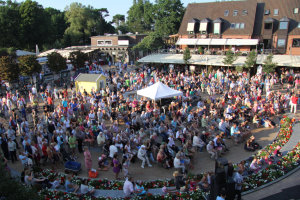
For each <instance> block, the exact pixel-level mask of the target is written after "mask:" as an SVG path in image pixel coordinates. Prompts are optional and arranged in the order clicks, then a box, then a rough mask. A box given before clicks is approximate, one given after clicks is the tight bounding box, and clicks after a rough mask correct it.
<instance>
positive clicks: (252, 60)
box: [244, 50, 257, 69]
mask: <svg viewBox="0 0 300 200" xmlns="http://www.w3.org/2000/svg"><path fill="white" fill-rule="evenodd" d="M256 58H257V53H256V51H255V50H252V51H250V53H249V55H248V56H247V58H246V61H245V65H244V68H246V69H250V68H251V67H253V66H254V65H255V64H256Z"/></svg>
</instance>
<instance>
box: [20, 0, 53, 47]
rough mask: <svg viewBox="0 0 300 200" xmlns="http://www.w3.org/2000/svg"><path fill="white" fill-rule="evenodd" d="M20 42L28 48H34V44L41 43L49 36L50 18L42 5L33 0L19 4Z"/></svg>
mask: <svg viewBox="0 0 300 200" xmlns="http://www.w3.org/2000/svg"><path fill="white" fill-rule="evenodd" d="M19 12H20V17H21V24H20V28H21V34H22V35H23V36H24V37H23V40H22V43H23V46H27V48H28V49H34V47H35V44H43V43H45V42H46V41H47V38H48V36H49V33H50V32H49V24H50V20H49V18H48V17H47V15H46V12H45V11H44V9H43V7H42V6H41V5H39V4H38V3H37V2H35V1H31V0H26V1H25V2H23V3H21V4H20V9H19Z"/></svg>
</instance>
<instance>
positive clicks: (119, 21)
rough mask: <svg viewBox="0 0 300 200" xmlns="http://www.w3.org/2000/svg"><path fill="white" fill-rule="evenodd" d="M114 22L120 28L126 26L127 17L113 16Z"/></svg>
mask: <svg viewBox="0 0 300 200" xmlns="http://www.w3.org/2000/svg"><path fill="white" fill-rule="evenodd" d="M112 22H113V23H114V24H115V25H116V27H117V28H118V27H119V26H120V25H122V24H124V22H125V15H120V14H116V15H114V16H113V19H112Z"/></svg>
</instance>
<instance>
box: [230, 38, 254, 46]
mask: <svg viewBox="0 0 300 200" xmlns="http://www.w3.org/2000/svg"><path fill="white" fill-rule="evenodd" d="M258 42H259V40H258V39H228V40H227V44H226V45H236V46H253V45H258Z"/></svg>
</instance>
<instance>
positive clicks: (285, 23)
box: [279, 17, 290, 30]
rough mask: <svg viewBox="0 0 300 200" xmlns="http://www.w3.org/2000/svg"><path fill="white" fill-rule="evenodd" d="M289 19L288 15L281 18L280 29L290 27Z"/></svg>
mask: <svg viewBox="0 0 300 200" xmlns="http://www.w3.org/2000/svg"><path fill="white" fill-rule="evenodd" d="M289 21H290V20H289V19H288V18H287V17H283V18H281V19H280V22H279V29H280V30H287V29H288V28H289Z"/></svg>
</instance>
